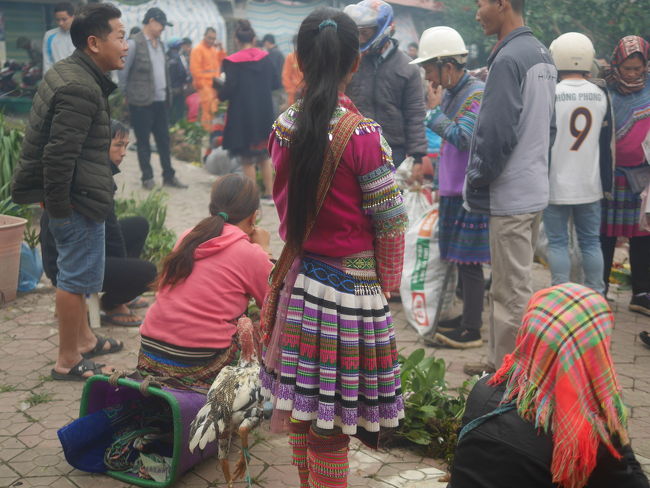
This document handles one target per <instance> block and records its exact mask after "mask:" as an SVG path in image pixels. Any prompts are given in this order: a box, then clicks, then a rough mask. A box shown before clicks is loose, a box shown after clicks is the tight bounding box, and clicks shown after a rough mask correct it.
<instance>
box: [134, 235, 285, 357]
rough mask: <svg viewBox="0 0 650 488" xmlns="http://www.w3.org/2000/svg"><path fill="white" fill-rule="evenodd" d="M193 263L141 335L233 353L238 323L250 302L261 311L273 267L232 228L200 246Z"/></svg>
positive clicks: (161, 295)
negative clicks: (253, 300) (183, 279)
mask: <svg viewBox="0 0 650 488" xmlns="http://www.w3.org/2000/svg"><path fill="white" fill-rule="evenodd" d="M188 232H190V230H189V229H188V230H187V231H185V232H184V233H183V235H182V236H181V237H180V239H179V240H178V242H177V243H176V247H178V245H179V244H180V243H181V242H182V241H183V238H184V237H185V236H186V235H187V234H188ZM194 259H195V261H194V268H193V269H192V273H191V274H190V275H189V276H188V277H187V279H186V280H185V281H183V282H181V283H180V284H178V285H176V286H174V287H169V286H166V287H164V288H163V289H161V290H159V291H158V294H157V295H156V302H155V303H154V304H153V305H152V306H151V307H150V308H149V310H148V311H147V315H146V316H145V319H144V321H143V323H142V325H141V326H140V334H141V335H142V336H145V337H149V338H151V339H154V340H157V341H163V342H166V343H168V344H172V345H175V346H180V347H190V348H202V349H204V348H209V349H223V348H226V347H229V346H230V344H231V341H232V336H233V335H234V334H235V324H234V321H235V320H236V319H237V318H238V317H239V316H240V315H242V314H243V313H244V312H245V311H246V307H247V305H248V301H249V298H250V297H252V298H254V299H255V301H256V302H257V304H258V305H260V306H261V305H262V301H263V300H264V295H265V294H266V292H267V291H268V279H269V274H270V272H271V268H272V266H273V264H272V263H271V261H270V260H269V257H268V255H267V254H266V252H265V251H264V250H262V248H261V247H260V246H259V245H257V244H253V243H251V242H250V239H249V237H248V235H246V233H244V232H243V231H242V230H241V229H240V228H239V227H237V226H234V225H230V224H226V225H225V226H224V228H223V233H222V234H221V235H220V236H219V237H215V238H213V239H210V240H209V241H206V242H204V243H203V244H201V245H199V247H197V248H196V250H195V251H194Z"/></svg>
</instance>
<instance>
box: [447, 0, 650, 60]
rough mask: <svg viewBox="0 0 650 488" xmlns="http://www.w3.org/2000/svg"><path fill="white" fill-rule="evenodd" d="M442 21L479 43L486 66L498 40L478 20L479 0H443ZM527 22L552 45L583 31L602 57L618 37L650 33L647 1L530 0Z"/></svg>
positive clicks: (475, 43) (609, 50) (480, 58)
mask: <svg viewBox="0 0 650 488" xmlns="http://www.w3.org/2000/svg"><path fill="white" fill-rule="evenodd" d="M442 3H444V4H445V10H444V13H443V17H442V21H443V23H444V24H446V25H449V26H451V27H453V28H455V29H456V30H458V31H459V32H460V34H461V35H462V36H463V38H464V39H465V42H466V43H467V44H468V45H472V44H473V45H475V47H476V50H477V54H478V60H477V61H476V62H474V63H473V64H474V65H476V64H478V65H482V64H484V63H485V60H486V59H487V55H488V54H489V52H490V50H491V49H492V46H493V45H494V44H495V42H496V39H495V38H494V37H492V38H486V37H485V36H484V34H483V31H482V30H481V28H480V26H479V25H478V23H477V22H476V20H475V16H476V1H475V0H443V1H442ZM526 24H527V25H528V26H530V27H531V29H532V30H533V33H534V34H535V36H537V38H538V39H539V40H540V41H542V42H543V43H544V44H545V45H546V46H548V45H549V44H550V43H551V42H552V41H553V39H555V38H556V37H558V36H559V35H560V34H563V33H565V32H581V33H583V34H586V35H587V36H589V38H591V40H592V42H593V43H594V46H595V48H596V54H597V56H599V57H605V58H609V56H610V54H611V53H612V51H613V50H614V46H615V45H616V43H617V42H618V40H619V39H620V38H621V37H623V36H627V35H632V34H634V35H639V36H644V37H646V38H647V37H648V36H649V35H650V8H648V3H647V0H528V1H527V2H526Z"/></svg>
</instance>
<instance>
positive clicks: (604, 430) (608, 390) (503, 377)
mask: <svg viewBox="0 0 650 488" xmlns="http://www.w3.org/2000/svg"><path fill="white" fill-rule="evenodd" d="M613 325H614V318H613V315H612V311H611V309H610V308H609V305H608V304H607V301H606V300H605V299H604V298H603V297H602V296H601V295H600V294H598V293H596V292H595V291H593V290H591V289H589V288H586V287H584V286H582V285H577V284H575V283H566V284H563V285H558V286H554V287H552V288H547V289H545V290H540V291H538V292H537V293H535V294H534V295H533V297H532V298H531V300H530V302H529V303H528V309H527V312H526V314H525V315H524V319H523V324H522V326H521V329H520V330H519V334H518V335H517V343H516V347H515V350H514V352H513V353H512V354H509V355H507V356H506V357H505V358H504V360H503V364H502V366H501V368H500V369H499V370H498V371H497V372H496V374H495V375H494V377H493V378H492V379H491V380H490V381H491V384H499V383H502V382H504V381H506V382H507V384H506V391H505V394H504V397H503V403H507V402H512V401H514V402H515V403H516V405H517V412H518V413H519V416H520V417H521V418H523V419H525V420H528V421H529V422H531V423H533V424H534V425H535V427H537V428H539V429H541V430H543V431H544V432H546V433H548V434H551V435H552V436H553V460H552V462H551V473H552V475H553V482H555V483H558V485H559V486H562V487H564V488H582V487H584V486H585V485H586V484H587V481H588V479H589V476H590V474H591V472H592V471H593V470H594V468H595V467H596V456H597V452H598V446H599V445H600V443H601V442H602V443H603V444H604V445H606V446H607V447H608V448H609V450H610V452H611V453H612V455H613V456H615V457H616V458H620V457H621V456H620V454H619V453H618V451H617V450H616V448H615V447H614V445H613V439H614V438H615V437H618V439H619V440H620V443H621V444H622V445H626V444H628V443H629V438H628V434H627V429H626V423H627V411H626V408H625V406H624V405H623V400H622V398H621V393H620V391H621V390H620V387H619V384H618V381H617V379H616V376H615V373H614V364H613V362H612V358H611V355H610V339H611V338H610V335H611V332H612V327H613Z"/></svg>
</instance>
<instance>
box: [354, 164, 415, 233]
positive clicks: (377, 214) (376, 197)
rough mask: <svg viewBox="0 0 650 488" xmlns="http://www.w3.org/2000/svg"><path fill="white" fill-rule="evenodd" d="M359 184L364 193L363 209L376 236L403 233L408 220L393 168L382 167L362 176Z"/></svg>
mask: <svg viewBox="0 0 650 488" xmlns="http://www.w3.org/2000/svg"><path fill="white" fill-rule="evenodd" d="M359 184H360V186H361V191H362V193H363V197H362V209H363V212H364V213H365V214H366V215H369V216H370V217H371V218H372V220H373V226H374V228H375V235H376V236H377V237H381V236H386V235H397V234H401V233H403V232H404V231H405V230H406V226H407V225H408V218H407V217H406V210H405V208H404V200H403V198H402V194H401V192H400V191H399V188H398V187H397V184H396V183H395V179H394V178H393V172H392V168H391V167H389V166H387V165H382V166H380V167H379V168H377V169H375V170H373V171H371V172H370V173H367V174H365V175H363V176H360V177H359Z"/></svg>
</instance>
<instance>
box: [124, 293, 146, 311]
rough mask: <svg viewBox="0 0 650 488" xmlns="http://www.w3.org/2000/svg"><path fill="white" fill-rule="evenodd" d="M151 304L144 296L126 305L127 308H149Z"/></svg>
mask: <svg viewBox="0 0 650 488" xmlns="http://www.w3.org/2000/svg"><path fill="white" fill-rule="evenodd" d="M149 305H151V303H149V300H147V299H146V298H144V297H142V296H137V297H135V298H134V299H133V300H131V301H130V302H129V303H127V304H126V306H127V307H129V308H133V309H135V308H147V307H148V306H149Z"/></svg>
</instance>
